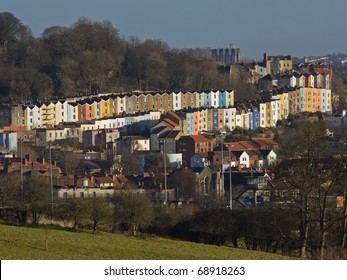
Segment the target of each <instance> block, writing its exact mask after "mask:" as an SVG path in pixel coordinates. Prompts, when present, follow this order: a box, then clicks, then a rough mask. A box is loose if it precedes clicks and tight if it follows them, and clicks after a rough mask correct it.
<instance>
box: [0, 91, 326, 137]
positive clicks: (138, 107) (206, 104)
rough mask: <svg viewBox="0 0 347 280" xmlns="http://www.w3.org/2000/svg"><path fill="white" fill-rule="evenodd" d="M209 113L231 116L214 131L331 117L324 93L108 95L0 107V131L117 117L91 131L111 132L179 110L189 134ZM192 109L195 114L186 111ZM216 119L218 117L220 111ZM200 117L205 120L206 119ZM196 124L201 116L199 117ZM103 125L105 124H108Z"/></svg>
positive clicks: (219, 92)
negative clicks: (238, 98)
mask: <svg viewBox="0 0 347 280" xmlns="http://www.w3.org/2000/svg"><path fill="white" fill-rule="evenodd" d="M210 108H211V109H217V108H220V109H221V108H225V109H227V110H224V111H225V113H223V115H224V116H227V115H232V116H234V118H232V119H231V120H227V118H225V119H226V120H225V121H223V120H221V117H220V118H219V121H218V125H217V124H216V123H214V124H213V125H212V128H220V126H221V125H222V124H223V127H224V126H227V127H228V128H229V129H230V130H233V129H235V127H237V126H238V127H242V128H245V129H256V128H257V127H273V126H275V125H276V122H277V121H278V120H281V119H284V118H286V117H287V116H288V115H289V114H296V113H299V112H317V111H320V112H323V113H331V110H332V96H331V90H330V89H325V88H311V87H300V88H288V87H286V88H281V89H278V90H275V91H273V92H266V93H262V94H261V95H260V97H259V98H258V99H256V100H251V101H245V102H239V103H236V104H234V91H224V90H218V91H208V92H164V93H159V92H158V93H132V94H130V93H128V94H110V95H104V96H98V97H92V98H90V97H89V98H87V97H76V98H73V99H63V100H57V101H49V102H32V103H29V104H24V105H12V106H9V105H7V106H1V107H0V119H1V124H0V125H1V126H2V127H3V126H5V125H12V126H24V127H25V128H26V129H28V130H32V129H36V128H53V127H54V126H57V125H59V124H62V123H71V122H80V123H83V122H87V121H93V120H106V119H110V118H113V119H115V118H116V116H118V117H117V118H118V119H119V120H117V121H114V122H113V124H112V125H111V126H110V125H109V124H101V125H98V127H96V128H117V127H121V126H123V125H129V124H132V123H133V122H136V120H135V121H134V120H133V119H134V117H126V116H124V115H130V114H132V115H133V114H136V113H137V115H139V116H140V115H144V113H145V112H148V111H153V112H158V113H159V114H163V113H166V112H169V111H182V110H183V111H188V112H187V113H186V119H188V120H189V119H190V120H191V121H190V122H193V123H194V125H188V127H187V128H186V129H187V134H194V133H195V132H196V131H197V130H200V131H201V130H209V128H210V127H211V125H206V126H203V127H202V128H199V127H198V124H197V123H196V122H195V121H193V120H195V118H196V115H197V114H198V111H197V109H199V111H200V112H206V109H210ZM194 109H195V112H193V111H192V110H194ZM204 109H205V110H204ZM189 110H191V112H189ZM229 111H230V112H229ZM214 114H216V111H214ZM218 114H222V113H221V111H219V113H218ZM205 117H206V119H207V115H206V116H205ZM126 118H128V121H126ZM150 118H152V119H153V118H155V119H158V116H150ZM139 119H141V118H139ZM142 119H143V118H142ZM201 119H204V117H203V116H202V118H201ZM222 119H223V118H222ZM104 122H108V123H109V121H104ZM120 122H122V123H120ZM114 123H116V125H115V124H114ZM94 127H95V126H94ZM193 131H194V132H193Z"/></svg>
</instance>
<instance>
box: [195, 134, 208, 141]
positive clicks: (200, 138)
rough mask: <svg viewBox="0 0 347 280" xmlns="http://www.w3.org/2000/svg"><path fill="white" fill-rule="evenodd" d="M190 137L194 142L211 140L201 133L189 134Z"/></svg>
mask: <svg viewBox="0 0 347 280" xmlns="http://www.w3.org/2000/svg"><path fill="white" fill-rule="evenodd" d="M190 137H191V138H192V139H193V140H194V142H212V140H210V139H208V138H206V137H205V136H202V135H201V134H198V135H190Z"/></svg>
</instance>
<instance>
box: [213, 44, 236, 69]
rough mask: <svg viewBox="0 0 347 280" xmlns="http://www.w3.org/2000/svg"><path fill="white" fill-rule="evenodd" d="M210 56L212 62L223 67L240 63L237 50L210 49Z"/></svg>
mask: <svg viewBox="0 0 347 280" xmlns="http://www.w3.org/2000/svg"><path fill="white" fill-rule="evenodd" d="M211 56H212V57H213V59H214V60H216V61H220V62H222V63H223V64H224V65H230V64H234V63H240V49H239V48H231V47H229V48H224V49H212V50H211Z"/></svg>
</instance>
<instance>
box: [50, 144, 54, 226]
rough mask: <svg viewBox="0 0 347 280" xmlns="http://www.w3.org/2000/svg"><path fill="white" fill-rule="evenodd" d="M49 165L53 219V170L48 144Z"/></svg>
mask: <svg viewBox="0 0 347 280" xmlns="http://www.w3.org/2000/svg"><path fill="white" fill-rule="evenodd" d="M49 166H50V177H51V204H52V206H51V212H52V219H53V172H52V147H51V146H49Z"/></svg>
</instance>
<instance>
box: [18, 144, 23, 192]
mask: <svg viewBox="0 0 347 280" xmlns="http://www.w3.org/2000/svg"><path fill="white" fill-rule="evenodd" d="M19 141H20V190H21V194H22V198H23V197H24V187H23V181H24V178H23V138H19Z"/></svg>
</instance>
